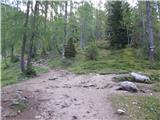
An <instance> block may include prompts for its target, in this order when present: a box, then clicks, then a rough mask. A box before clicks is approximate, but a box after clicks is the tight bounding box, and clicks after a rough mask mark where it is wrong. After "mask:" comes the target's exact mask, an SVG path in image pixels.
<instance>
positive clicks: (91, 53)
mask: <svg viewBox="0 0 160 120" xmlns="http://www.w3.org/2000/svg"><path fill="white" fill-rule="evenodd" d="M97 56H98V50H97V48H96V46H95V45H90V46H88V47H86V49H85V57H86V59H87V60H97Z"/></svg>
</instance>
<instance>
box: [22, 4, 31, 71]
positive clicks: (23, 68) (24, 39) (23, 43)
mask: <svg viewBox="0 0 160 120" xmlns="http://www.w3.org/2000/svg"><path fill="white" fill-rule="evenodd" d="M29 8H30V1H28V2H27V10H26V17H25V22H24V32H23V39H22V46H21V61H20V66H21V71H22V72H23V73H25V62H24V54H25V46H26V41H27V33H26V32H27V26H28V17H29Z"/></svg>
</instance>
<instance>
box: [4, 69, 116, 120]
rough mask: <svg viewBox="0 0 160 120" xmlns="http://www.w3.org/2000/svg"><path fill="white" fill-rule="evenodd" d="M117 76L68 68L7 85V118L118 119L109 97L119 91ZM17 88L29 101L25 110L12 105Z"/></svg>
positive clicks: (5, 114) (28, 119)
mask: <svg viewBox="0 0 160 120" xmlns="http://www.w3.org/2000/svg"><path fill="white" fill-rule="evenodd" d="M114 76H115V75H114V74H111V75H99V74H86V75H76V74H73V73H70V72H67V71H64V70H50V71H49V72H48V73H45V74H42V75H39V76H38V77H35V78H32V79H30V80H27V81H23V82H20V83H18V84H14V85H10V86H7V87H4V88H2V116H3V119H4V120H118V115H117V114H115V111H116V110H115V109H114V108H112V106H111V102H110V100H109V98H110V95H112V94H114V93H115V88H114V86H115V83H114V82H113V81H112V78H113V77H114ZM17 91H18V92H20V93H21V95H23V96H25V97H26V99H27V100H28V101H29V103H28V107H27V109H25V110H24V111H23V112H21V111H18V112H15V111H11V109H10V108H9V105H10V102H11V100H12V99H13V98H14V96H15V94H16V92H17ZM11 113H12V114H11Z"/></svg>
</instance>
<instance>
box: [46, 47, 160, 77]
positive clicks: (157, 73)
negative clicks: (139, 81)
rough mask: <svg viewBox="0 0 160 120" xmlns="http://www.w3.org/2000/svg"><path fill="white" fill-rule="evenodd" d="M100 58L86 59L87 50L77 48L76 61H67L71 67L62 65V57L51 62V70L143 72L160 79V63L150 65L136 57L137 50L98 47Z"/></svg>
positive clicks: (147, 61) (80, 72) (78, 72)
mask: <svg viewBox="0 0 160 120" xmlns="http://www.w3.org/2000/svg"><path fill="white" fill-rule="evenodd" d="M97 50H98V56H97V59H96V60H88V59H86V58H85V53H84V52H85V50H84V51H82V50H80V49H79V48H77V50H76V51H78V52H77V55H76V57H75V58H74V60H71V61H69V60H68V61H65V62H66V63H68V64H69V65H68V66H67V67H66V66H65V65H63V64H62V60H61V56H59V57H56V58H55V59H50V60H49V66H50V67H51V68H66V69H68V70H69V71H71V72H74V73H77V74H82V73H90V72H96V73H125V72H132V71H135V72H143V73H146V74H147V75H150V76H151V77H152V78H154V79H160V62H159V63H158V62H156V63H155V64H150V62H149V60H147V59H141V58H140V59H139V58H138V57H136V52H135V49H132V48H126V49H121V50H107V49H102V48H99V47H98V49H97Z"/></svg>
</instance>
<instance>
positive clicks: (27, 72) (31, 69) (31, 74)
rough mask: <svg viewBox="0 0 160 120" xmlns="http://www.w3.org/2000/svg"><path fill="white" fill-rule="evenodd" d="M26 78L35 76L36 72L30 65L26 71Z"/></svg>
mask: <svg viewBox="0 0 160 120" xmlns="http://www.w3.org/2000/svg"><path fill="white" fill-rule="evenodd" d="M26 75H27V76H31V77H32V76H36V71H35V70H34V69H33V67H32V65H30V66H29V67H28V68H27V70H26Z"/></svg>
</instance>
